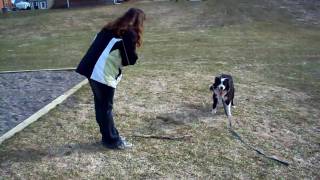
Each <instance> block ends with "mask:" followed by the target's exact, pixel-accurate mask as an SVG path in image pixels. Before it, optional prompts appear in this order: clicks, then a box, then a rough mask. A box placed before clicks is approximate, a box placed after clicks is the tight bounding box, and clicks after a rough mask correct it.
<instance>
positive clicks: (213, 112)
mask: <svg viewBox="0 0 320 180" xmlns="http://www.w3.org/2000/svg"><path fill="white" fill-rule="evenodd" d="M212 99H213V104H212V111H211V112H212V114H216V113H217V105H218V97H217V95H216V94H215V93H213V97H212Z"/></svg>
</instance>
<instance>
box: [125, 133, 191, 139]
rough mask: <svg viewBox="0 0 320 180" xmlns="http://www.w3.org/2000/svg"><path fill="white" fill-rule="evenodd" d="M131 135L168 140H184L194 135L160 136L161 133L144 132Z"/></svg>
mask: <svg viewBox="0 0 320 180" xmlns="http://www.w3.org/2000/svg"><path fill="white" fill-rule="evenodd" d="M131 137H139V138H152V139H166V140H182V139H187V138H190V137H192V136H191V135H185V136H160V135H144V134H134V135H132V136H131Z"/></svg>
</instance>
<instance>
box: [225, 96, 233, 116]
mask: <svg viewBox="0 0 320 180" xmlns="http://www.w3.org/2000/svg"><path fill="white" fill-rule="evenodd" d="M226 105H227V107H226V108H227V109H226V113H227V114H226V115H227V116H228V117H231V116H232V115H231V102H230V101H229V100H226Z"/></svg>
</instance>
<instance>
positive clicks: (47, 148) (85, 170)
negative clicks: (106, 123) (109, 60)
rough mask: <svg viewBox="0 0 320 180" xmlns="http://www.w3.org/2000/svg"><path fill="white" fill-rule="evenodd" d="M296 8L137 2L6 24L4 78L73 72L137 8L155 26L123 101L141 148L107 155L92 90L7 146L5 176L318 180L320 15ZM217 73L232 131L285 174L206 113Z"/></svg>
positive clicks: (123, 128) (0, 150)
mask: <svg viewBox="0 0 320 180" xmlns="http://www.w3.org/2000/svg"><path fill="white" fill-rule="evenodd" d="M289 2H298V1H288V0H286V1H285V0H283V1H270V0H269V1H267V0H262V1H261V0H260V1H258V0H251V1H249V0H239V1H235V0H224V1H221V0H213V1H211V0H210V1H204V2H187V1H179V2H178V3H175V2H148V1H141V2H135V3H128V4H123V5H121V6H101V7H94V8H79V9H70V10H50V11H35V12H20V13H17V14H9V16H6V17H1V18H0V32H1V33H0V39H1V40H0V53H1V57H0V70H2V71H3V70H19V69H37V68H59V67H74V66H76V65H77V63H78V62H79V60H80V59H81V57H82V55H83V54H84V53H85V51H86V49H87V48H88V45H89V43H90V41H91V39H92V37H93V36H94V34H95V33H96V32H97V31H98V30H99V29H100V28H101V27H102V26H103V25H104V24H105V23H106V22H108V21H109V20H112V19H114V18H115V17H117V16H119V15H121V14H122V13H123V12H124V11H125V10H127V9H128V8H129V7H138V8H141V9H143V10H144V11H145V12H146V14H147V22H146V24H145V34H144V45H143V47H142V48H141V49H139V57H140V59H139V62H138V64H137V65H135V66H133V67H129V68H126V69H125V72H124V78H123V80H122V82H121V83H120V85H119V87H118V89H117V92H116V97H115V109H114V115H115V120H116V124H117V126H118V127H119V130H120V132H121V133H122V134H123V135H124V136H126V137H127V138H128V139H129V140H130V141H131V142H133V143H134V145H135V146H134V148H133V149H131V150H126V151H111V150H107V149H104V148H103V147H102V146H101V145H100V144H99V140H100V135H99V133H98V128H97V125H96V123H95V116H94V108H93V97H92V94H91V91H90V88H89V86H86V87H84V88H82V89H81V90H79V91H78V92H77V93H76V94H75V95H74V96H72V97H70V98H69V99H68V100H67V101H66V102H65V103H63V104H62V105H60V106H58V107H57V108H56V109H55V110H53V111H51V112H50V113H48V114H47V115H45V116H44V117H42V118H41V119H40V120H38V121H37V122H35V123H33V124H32V125H31V126H29V127H27V128H26V129H25V130H23V131H22V132H20V133H18V134H17V135H15V136H14V137H13V138H11V139H9V140H7V141H6V142H4V143H3V144H1V145H0V176H1V177H2V178H4V179H11V178H16V179H57V178H58V179H70V178H71V179H79V178H81V179H106V178H110V179H163V178H165V179H176V178H200V179H222V178H223V179H304V178H305V179H319V178H320V173H319V170H320V168H319V167H320V151H319V150H320V143H319V142H320V122H319V119H320V108H319V106H320V99H319V94H320V90H319V89H320V33H319V32H320V31H319V29H320V23H319V21H318V20H317V19H319V18H316V17H318V16H317V15H319V14H316V12H319V8H320V6H319V5H318V4H316V5H312V4H300V5H299V4H292V3H289ZM310 2H311V1H310ZM315 3H316V2H315ZM303 10H304V11H305V12H306V13H301V11H303ZM319 17H320V15H319ZM219 73H230V74H232V75H233V76H234V78H235V88H236V99H235V104H236V106H237V107H236V108H235V109H233V114H234V117H235V118H236V119H238V120H239V121H240V122H239V124H238V125H236V130H237V131H238V132H239V133H240V134H241V135H242V136H243V138H244V139H245V140H246V141H248V142H249V143H250V144H252V145H255V146H257V147H259V148H261V149H263V150H264V151H266V152H268V153H270V154H273V155H276V156H278V157H280V158H283V159H286V160H288V161H289V162H290V165H289V166H288V167H286V166H283V165H281V164H278V163H276V162H273V161H270V160H268V159H265V158H263V157H261V156H259V155H257V154H256V153H255V152H253V151H250V150H249V149H247V148H246V147H245V146H243V144H241V143H240V142H239V141H237V140H236V139H235V138H234V137H233V136H232V135H231V134H230V133H229V132H228V129H227V119H226V118H225V116H224V115H223V110H222V108H220V110H219V112H218V114H216V115H212V114H211V113H210V107H211V103H212V102H211V101H212V100H211V94H210V92H209V88H208V87H209V85H210V83H211V82H212V79H213V77H214V76H215V75H217V74H219ZM135 134H154V135H166V136H181V135H190V136H192V137H191V138H189V139H186V140H181V141H174V140H173V141H170V140H158V139H146V138H137V137H134V135H135Z"/></svg>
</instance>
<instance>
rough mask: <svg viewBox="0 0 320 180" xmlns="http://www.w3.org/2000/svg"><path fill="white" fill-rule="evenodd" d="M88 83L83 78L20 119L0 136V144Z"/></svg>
mask: <svg viewBox="0 0 320 180" xmlns="http://www.w3.org/2000/svg"><path fill="white" fill-rule="evenodd" d="M87 83H88V80H87V79H85V80H83V81H81V82H80V83H78V84H77V85H75V86H74V87H72V88H71V89H69V90H68V91H67V92H65V93H63V94H62V95H61V96H59V97H58V98H56V99H55V100H53V101H52V102H51V103H49V104H48V105H46V106H44V107H43V108H42V109H40V110H39V111H37V112H36V113H34V114H33V115H31V116H30V117H29V118H27V119H25V120H24V121H22V122H21V123H20V124H18V125H17V126H16V127H14V128H12V129H11V130H10V131H8V132H6V133H5V134H4V135H2V136H1V137H0V144H1V143H2V142H3V141H5V140H6V139H9V138H10V137H12V136H13V135H14V134H16V133H17V132H20V131H22V130H23V129H24V128H26V127H27V126H28V125H30V124H31V123H33V122H35V121H37V120H38V119H39V118H40V117H42V116H43V115H45V114H47V113H48V112H49V111H50V110H52V109H53V108H55V107H56V106H57V105H58V104H61V103H62V102H63V101H65V100H66V99H67V98H68V97H69V96H71V95H72V94H74V93H75V92H77V91H78V90H79V89H80V88H81V87H82V86H84V85H86V84H87Z"/></svg>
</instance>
